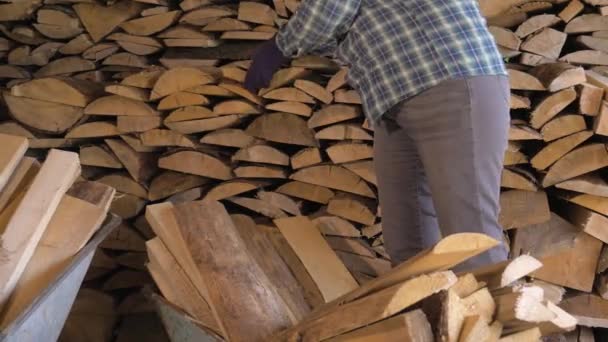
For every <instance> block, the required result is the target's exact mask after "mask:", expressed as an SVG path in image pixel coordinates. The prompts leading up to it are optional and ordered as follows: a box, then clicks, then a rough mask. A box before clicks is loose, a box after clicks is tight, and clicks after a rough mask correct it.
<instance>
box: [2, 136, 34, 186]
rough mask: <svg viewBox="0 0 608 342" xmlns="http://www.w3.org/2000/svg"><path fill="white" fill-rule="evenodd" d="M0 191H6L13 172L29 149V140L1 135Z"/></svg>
mask: <svg viewBox="0 0 608 342" xmlns="http://www.w3.org/2000/svg"><path fill="white" fill-rule="evenodd" d="M0 144H1V145H2V150H1V151H0V191H2V190H3V189H4V187H5V186H6V183H7V182H8V181H9V179H10V177H11V175H12V174H13V171H15V169H16V168H17V166H18V165H19V162H20V161H21V158H23V155H24V154H25V151H26V150H27V148H28V142H27V139H26V138H24V137H18V136H14V135H7V134H0Z"/></svg>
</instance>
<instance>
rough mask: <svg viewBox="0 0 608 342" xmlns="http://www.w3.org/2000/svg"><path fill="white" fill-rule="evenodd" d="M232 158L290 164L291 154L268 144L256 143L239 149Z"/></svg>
mask: <svg viewBox="0 0 608 342" xmlns="http://www.w3.org/2000/svg"><path fill="white" fill-rule="evenodd" d="M232 160H237V161H248V162H254V163H265V164H273V165H285V166H287V165H289V156H288V155H286V154H284V153H283V152H281V151H279V150H277V149H276V148H274V147H271V146H267V145H254V146H250V147H245V148H243V149H240V150H239V151H237V152H236V153H235V154H234V155H233V156H232Z"/></svg>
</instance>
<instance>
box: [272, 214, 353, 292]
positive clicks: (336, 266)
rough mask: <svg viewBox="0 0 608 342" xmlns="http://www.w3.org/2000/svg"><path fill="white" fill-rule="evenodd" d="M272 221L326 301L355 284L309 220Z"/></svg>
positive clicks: (348, 289) (298, 218)
mask: <svg viewBox="0 0 608 342" xmlns="http://www.w3.org/2000/svg"><path fill="white" fill-rule="evenodd" d="M274 222H275V224H276V225H277V227H279V230H280V231H281V233H282V234H283V236H285V238H286V239H287V241H288V242H289V244H290V245H291V247H292V248H293V249H294V251H295V252H296V253H297V254H298V256H299V258H300V260H302V263H303V264H304V266H306V269H307V270H308V272H309V273H310V275H311V277H312V278H313V279H314V281H315V283H316V284H317V286H318V287H319V290H320V291H321V293H322V294H323V298H324V299H325V301H326V302H328V301H331V300H334V299H335V298H338V297H340V296H342V295H344V294H346V293H348V292H350V291H351V290H353V289H355V288H357V286H358V285H357V282H356V281H355V279H354V278H353V277H352V276H351V275H350V273H349V272H348V270H347V269H346V267H345V266H344V264H342V262H341V261H340V260H339V259H338V257H337V256H336V254H335V253H334V252H333V251H332V250H331V248H330V247H329V245H328V244H327V242H326V241H325V240H324V239H323V237H322V235H321V233H320V232H319V230H318V229H317V227H315V225H314V224H313V223H312V222H311V221H310V220H308V219H307V218H306V217H294V218H286V219H278V220H275V221H274ZM311 246H314V248H312V247H311ZM318 265H323V266H318Z"/></svg>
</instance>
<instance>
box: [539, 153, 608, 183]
mask: <svg viewBox="0 0 608 342" xmlns="http://www.w3.org/2000/svg"><path fill="white" fill-rule="evenodd" d="M605 166H608V151H606V146H605V145H603V144H590V145H586V146H583V147H579V148H577V149H576V150H574V151H572V152H570V153H568V154H566V155H565V156H563V157H562V158H561V159H559V160H558V161H557V162H556V163H555V164H553V166H551V168H550V169H549V171H548V172H547V174H546V175H545V178H544V179H543V183H542V184H543V186H544V187H548V186H551V185H554V184H557V183H560V182H562V181H565V180H568V179H571V178H574V177H576V176H580V175H582V174H585V173H589V172H591V171H594V170H597V169H600V168H602V167H605Z"/></svg>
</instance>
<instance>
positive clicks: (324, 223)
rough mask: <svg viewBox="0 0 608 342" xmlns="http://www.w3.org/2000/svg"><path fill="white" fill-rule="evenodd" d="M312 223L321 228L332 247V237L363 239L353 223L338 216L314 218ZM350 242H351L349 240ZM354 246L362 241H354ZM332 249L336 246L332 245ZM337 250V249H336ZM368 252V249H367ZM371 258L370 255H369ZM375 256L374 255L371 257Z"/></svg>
mask: <svg viewBox="0 0 608 342" xmlns="http://www.w3.org/2000/svg"><path fill="white" fill-rule="evenodd" d="M312 222H313V223H314V224H315V225H316V226H317V228H319V231H321V233H322V234H323V235H325V237H326V239H328V242H329V243H330V245H331V239H330V238H331V237H332V236H340V237H350V238H358V237H361V232H360V231H359V230H358V229H357V228H355V226H353V224H352V223H350V222H348V221H346V220H344V219H342V218H340V217H337V216H320V217H317V218H314V219H313V220H312ZM349 241H350V240H349ZM352 241H353V243H354V244H356V243H357V242H359V241H360V240H352ZM332 248H334V246H333V245H332ZM334 249H335V248H334ZM366 250H367V249H366ZM368 256H370V255H368ZM371 256H373V255H371Z"/></svg>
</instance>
